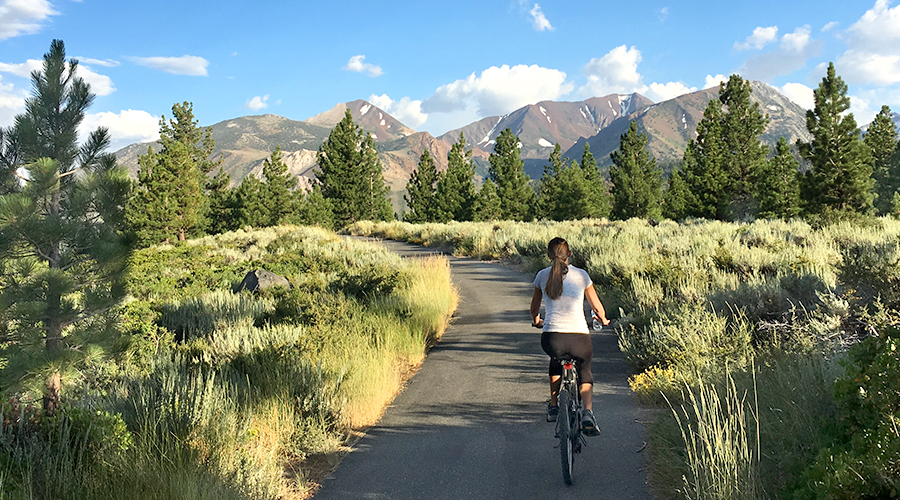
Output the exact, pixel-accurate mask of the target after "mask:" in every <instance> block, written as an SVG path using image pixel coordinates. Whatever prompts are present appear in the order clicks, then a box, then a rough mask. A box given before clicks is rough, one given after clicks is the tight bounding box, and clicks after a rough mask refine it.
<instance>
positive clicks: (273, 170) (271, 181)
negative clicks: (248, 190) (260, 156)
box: [260, 146, 297, 226]
mask: <svg viewBox="0 0 900 500" xmlns="http://www.w3.org/2000/svg"><path fill="white" fill-rule="evenodd" d="M262 173H263V177H265V179H266V181H265V184H264V185H263V186H261V188H260V197H261V198H262V203H263V205H265V207H266V212H268V220H267V221H266V224H265V225H266V226H277V225H279V224H285V223H286V222H288V220H289V219H290V218H291V217H292V215H293V213H294V211H295V210H296V208H297V207H296V205H295V201H296V198H295V196H294V189H296V187H297V179H296V178H295V177H294V176H293V175H291V174H290V173H289V172H288V167H287V165H286V164H285V163H284V160H282V154H281V146H276V147H275V151H272V155H271V156H270V157H269V158H266V159H265V161H263V171H262Z"/></svg>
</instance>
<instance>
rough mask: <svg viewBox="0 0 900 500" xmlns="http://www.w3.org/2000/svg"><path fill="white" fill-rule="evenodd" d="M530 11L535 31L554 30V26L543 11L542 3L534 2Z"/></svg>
mask: <svg viewBox="0 0 900 500" xmlns="http://www.w3.org/2000/svg"><path fill="white" fill-rule="evenodd" d="M528 13H529V14H531V25H532V27H534V30H535V31H553V26H552V25H551V24H550V21H548V20H547V16H545V15H544V13H543V12H541V6H540V5H538V4H534V7H532V8H531V10H530V11H529V12H528Z"/></svg>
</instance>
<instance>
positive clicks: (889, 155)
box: [863, 106, 900, 215]
mask: <svg viewBox="0 0 900 500" xmlns="http://www.w3.org/2000/svg"><path fill="white" fill-rule="evenodd" d="M863 141H864V142H865V143H866V145H867V146H869V149H870V150H871V151H872V176H873V177H874V178H875V192H876V194H877V197H876V198H875V207H876V208H877V209H878V213H879V214H880V215H884V214H886V213H890V211H891V208H892V205H893V201H894V193H896V192H897V190H898V189H900V169H898V167H900V165H898V162H897V160H898V158H897V155H896V152H897V127H896V126H895V125H894V119H893V116H892V113H891V108H890V107H888V106H882V107H881V111H880V112H879V113H878V114H877V115H876V116H875V121H873V122H872V125H871V126H870V127H869V130H868V131H867V132H866V136H865V138H863Z"/></svg>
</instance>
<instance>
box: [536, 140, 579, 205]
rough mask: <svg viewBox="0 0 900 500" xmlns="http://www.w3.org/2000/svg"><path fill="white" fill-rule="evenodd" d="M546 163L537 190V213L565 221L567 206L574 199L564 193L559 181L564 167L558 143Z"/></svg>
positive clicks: (569, 194)
mask: <svg viewBox="0 0 900 500" xmlns="http://www.w3.org/2000/svg"><path fill="white" fill-rule="evenodd" d="M547 161H548V163H547V165H544V173H543V174H542V175H541V181H540V185H539V188H538V213H539V214H540V215H541V216H542V217H546V218H548V219H551V220H557V221H559V220H565V217H566V213H565V212H567V210H566V209H567V205H571V203H572V201H573V200H574V197H573V196H572V193H567V192H566V191H564V189H565V187H564V186H563V185H562V182H561V179H560V173H561V172H562V171H563V168H564V167H565V166H564V160H563V157H562V147H561V146H560V145H559V143H558V142H557V143H556V146H554V147H553V152H552V153H550V157H549V158H548V159H547ZM569 177H571V176H569Z"/></svg>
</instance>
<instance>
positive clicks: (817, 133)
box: [799, 63, 874, 216]
mask: <svg viewBox="0 0 900 500" xmlns="http://www.w3.org/2000/svg"><path fill="white" fill-rule="evenodd" d="M813 97H814V99H815V108H814V109H812V110H808V111H807V112H806V128H807V129H808V130H809V132H810V134H811V135H812V141H811V142H808V143H800V144H799V146H800V155H801V156H802V157H803V158H804V159H805V160H807V161H809V162H810V164H811V168H810V170H809V171H807V172H806V173H805V174H804V176H803V177H802V180H801V192H802V193H803V197H804V199H805V200H806V202H807V207H806V210H807V212H808V213H811V214H817V213H824V214H825V215H826V216H828V215H829V214H833V213H846V212H858V213H865V212H868V211H869V210H871V208H872V201H873V199H874V192H873V191H874V180H873V179H872V166H871V152H870V151H869V148H868V146H866V145H865V143H863V142H862V141H861V140H860V139H859V129H858V128H857V126H856V120H855V119H854V118H853V113H846V111H847V110H849V109H850V98H849V97H847V84H845V83H844V80H843V79H841V77H839V76H837V75H836V74H835V70H834V64H833V63H829V64H828V71H827V73H826V75H825V77H824V78H822V82H821V83H820V84H819V87H818V88H817V89H816V90H815V91H813ZM845 113H846V114H845Z"/></svg>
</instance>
